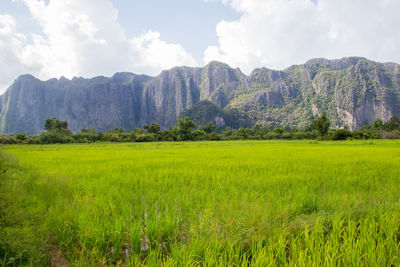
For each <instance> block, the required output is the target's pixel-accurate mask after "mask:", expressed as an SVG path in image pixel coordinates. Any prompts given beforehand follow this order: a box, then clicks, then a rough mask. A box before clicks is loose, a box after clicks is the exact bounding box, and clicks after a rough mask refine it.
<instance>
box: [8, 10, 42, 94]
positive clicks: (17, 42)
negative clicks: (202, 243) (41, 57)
mask: <svg viewBox="0 0 400 267" xmlns="http://www.w3.org/2000/svg"><path fill="white" fill-rule="evenodd" d="M25 41H26V36H25V35H23V34H20V33H18V32H17V30H16V22H15V19H14V18H13V17H12V16H10V15H1V14H0V62H1V64H2V67H1V68H0V89H1V88H6V86H8V85H9V84H8V83H9V82H10V77H14V76H15V75H17V74H18V73H21V72H28V71H33V72H34V71H37V68H36V66H35V65H34V64H29V62H26V63H25V62H23V58H22V53H23V51H24V43H25Z"/></svg>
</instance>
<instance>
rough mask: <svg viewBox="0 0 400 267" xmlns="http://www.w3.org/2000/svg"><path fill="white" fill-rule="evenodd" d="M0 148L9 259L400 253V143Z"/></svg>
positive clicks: (179, 259) (348, 260)
mask: <svg viewBox="0 0 400 267" xmlns="http://www.w3.org/2000/svg"><path fill="white" fill-rule="evenodd" d="M2 151H3V152H2V156H1V157H2V160H1V180H0V183H1V189H0V201H1V202H0V203H1V204H0V216H1V224H0V226H1V230H0V256H1V257H0V258H1V259H0V263H2V264H3V265H7V264H33V265H46V264H47V263H49V262H50V263H51V262H52V261H54V260H56V259H57V258H62V259H63V260H64V261H65V262H69V263H70V264H71V265H73V264H75V265H100V264H105V265H114V264H115V265H116V264H121V263H123V264H126V265H131V266H139V265H140V264H142V265H143V264H146V265H148V266H154V265H159V264H162V265H164V266H249V265H253V266H279V265H290V266H294V265H296V266H319V265H335V266H349V265H354V266H371V265H379V266H382V265H399V264H400V259H399V256H400V253H399V244H400V205H399V204H400V194H399V192H400V167H399V162H400V152H399V151H400V142H398V141H373V142H371V141H368V142H363V141H358V142H340V143H335V142H331V143H329V142H308V141H305V142H297V141H296V142H280V141H277V142H273V141H269V142H265V141H245V142H243V141H242V142H195V143H193V142H183V143H146V144H139V143H134V144H95V145H49V146H7V147H5V148H3V149H2ZM10 155H12V156H10Z"/></svg>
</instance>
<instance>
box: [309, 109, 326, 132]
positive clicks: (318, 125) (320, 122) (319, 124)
mask: <svg viewBox="0 0 400 267" xmlns="http://www.w3.org/2000/svg"><path fill="white" fill-rule="evenodd" d="M329 126H331V122H330V121H329V119H328V117H327V116H326V113H325V112H323V113H322V114H321V115H320V116H319V117H318V118H316V119H315V120H312V121H311V124H310V126H308V130H310V131H312V130H316V131H318V133H319V135H320V136H325V135H327V134H328V131H329Z"/></svg>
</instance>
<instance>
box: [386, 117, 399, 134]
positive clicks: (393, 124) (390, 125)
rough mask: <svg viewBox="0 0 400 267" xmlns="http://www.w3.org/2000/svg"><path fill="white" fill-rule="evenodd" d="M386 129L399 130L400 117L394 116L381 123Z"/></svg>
mask: <svg viewBox="0 0 400 267" xmlns="http://www.w3.org/2000/svg"><path fill="white" fill-rule="evenodd" d="M382 127H383V129H385V130H386V131H393V130H400V119H399V118H397V117H396V116H393V117H391V118H390V120H389V121H387V122H386V123H384V124H383V125H382Z"/></svg>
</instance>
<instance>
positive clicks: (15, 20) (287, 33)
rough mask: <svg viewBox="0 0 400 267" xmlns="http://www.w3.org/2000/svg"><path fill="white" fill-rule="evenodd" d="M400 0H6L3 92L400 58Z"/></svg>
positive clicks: (0, 5)
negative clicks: (219, 65) (178, 70)
mask: <svg viewBox="0 0 400 267" xmlns="http://www.w3.org/2000/svg"><path fill="white" fill-rule="evenodd" d="M399 12H400V0H168V1H167V0H0V92H2V91H4V90H5V89H6V88H7V87H8V86H9V85H10V84H11V83H12V82H13V80H14V79H16V78H17V77H18V76H19V75H21V74H24V73H31V74H33V75H35V76H37V77H39V78H40V79H49V78H51V77H60V76H65V77H67V78H72V77H73V76H84V77H92V76H97V75H106V76H110V75H112V74H113V73H115V72H117V71H130V72H135V73H145V74H149V75H157V74H158V73H159V72H160V71H161V70H163V69H168V68H171V67H174V66H177V65H185V66H203V65H205V64H207V63H208V62H209V61H212V60H219V61H223V62H226V63H228V64H229V65H231V66H232V67H239V68H240V69H241V70H242V71H243V72H245V73H249V72H251V70H252V69H254V68H256V67H261V66H266V67H269V68H274V69H283V68H286V67H288V66H290V65H292V64H301V63H304V62H305V61H307V60H308V59H310V58H315V57H325V58H341V57H345V56H363V57H367V58H369V59H372V60H377V61H382V62H386V61H391V62H400V30H399V25H400V16H399Z"/></svg>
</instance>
